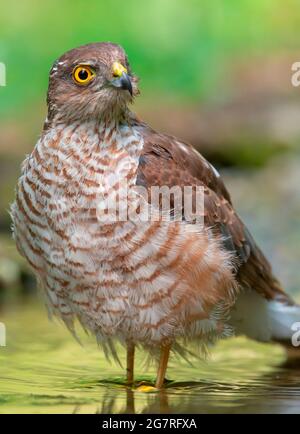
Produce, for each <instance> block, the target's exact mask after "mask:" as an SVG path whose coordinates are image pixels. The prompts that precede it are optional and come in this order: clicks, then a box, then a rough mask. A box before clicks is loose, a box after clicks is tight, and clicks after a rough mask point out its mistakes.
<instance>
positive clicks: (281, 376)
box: [0, 305, 300, 414]
mask: <svg viewBox="0 0 300 434" xmlns="http://www.w3.org/2000/svg"><path fill="white" fill-rule="evenodd" d="M1 320H3V321H4V322H5V323H6V326H7V333H8V336H7V347H5V348H0V366H1V370H0V413H299V414H300V359H299V358H298V359H297V360H296V359H294V360H293V362H291V361H289V362H286V361H285V356H284V352H283V351H282V349H281V348H280V347H279V346H273V345H262V344H257V343H254V342H252V341H249V340H246V339H244V338H238V339H232V340H228V341H223V342H221V343H220V344H219V345H217V346H216V348H215V349H213V351H212V356H211V359H210V360H209V361H208V362H207V363H206V362H203V361H201V360H199V359H197V358H195V359H193V360H191V363H192V365H189V364H187V363H186V362H185V361H183V360H176V359H175V358H174V357H173V358H172V359H171V364H170V368H169V370H168V377H169V378H170V379H172V380H174V381H172V382H170V383H168V384H167V387H166V388H165V389H164V390H162V391H160V392H155V393H144V392H140V391H138V390H135V389H133V390H131V389H130V388H128V387H126V386H125V385H124V378H123V377H121V378H120V377H118V375H120V374H121V373H122V372H123V371H122V370H121V369H120V367H119V366H116V365H113V364H110V363H108V362H107V361H106V360H105V359H104V357H103V355H102V353H101V352H100V351H99V349H98V348H97V346H96V345H95V342H94V339H92V338H88V337H85V338H84V336H83V341H84V346H83V347H80V346H79V345H78V343H76V342H75V341H74V340H73V339H72V337H71V336H70V334H69V333H68V332H67V331H66V330H65V329H64V328H63V327H62V326H61V325H60V324H53V323H49V322H48V320H47V318H46V315H45V311H44V308H43V307H42V306H41V305H38V306H36V305H28V306H24V305H22V307H19V308H17V309H16V310H13V311H12V310H10V311H7V312H6V314H5V315H4V316H3V318H2V317H1ZM37 324H38V327H37V326H36V325H37ZM120 356H121V358H122V357H123V356H124V357H123V358H125V354H122V351H121V352H120ZM145 373H146V375H145ZM137 375H138V377H137V381H138V382H140V381H142V380H144V381H152V380H153V378H154V376H155V367H151V368H150V369H144V365H143V354H142V352H138V354H137Z"/></svg>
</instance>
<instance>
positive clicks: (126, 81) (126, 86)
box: [110, 71, 132, 96]
mask: <svg viewBox="0 0 300 434" xmlns="http://www.w3.org/2000/svg"><path fill="white" fill-rule="evenodd" d="M110 83H111V85H112V86H114V87H117V88H119V89H123V90H128V92H129V93H130V95H131V96H132V83H131V80H130V77H129V75H128V74H127V73H126V72H125V71H123V72H122V74H121V76H120V77H118V78H114V79H113V80H111V81H110Z"/></svg>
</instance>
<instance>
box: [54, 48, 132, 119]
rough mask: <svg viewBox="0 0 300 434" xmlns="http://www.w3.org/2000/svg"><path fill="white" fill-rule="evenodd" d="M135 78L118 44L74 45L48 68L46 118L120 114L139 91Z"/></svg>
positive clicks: (85, 117) (76, 117) (84, 117)
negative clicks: (76, 46) (49, 69)
mask: <svg viewBox="0 0 300 434" xmlns="http://www.w3.org/2000/svg"><path fill="white" fill-rule="evenodd" d="M137 81H138V79H137V77H135V76H134V75H133V74H132V73H131V70H130V66H129V64H128V60H127V56H126V53H125V51H124V50H123V48H122V47H120V46H119V45H116V44H112V43H108V42H102V43H94V44H88V45H84V46H81V47H78V48H74V49H73V50H70V51H68V52H66V53H65V54H63V55H62V56H61V57H60V58H59V59H58V60H57V61H56V62H55V63H54V65H53V66H52V69H51V71H50V78H49V89H48V98H47V103H48V119H49V120H50V121H51V119H60V120H63V121H65V122H68V121H70V122H72V121H74V120H89V119H93V118H101V117H103V116H105V117H108V118H109V117H113V116H122V114H123V113H124V112H125V111H126V108H127V105H128V104H129V103H130V102H132V100H133V97H134V96H135V95H137V94H138V93H139V91H138V86H137Z"/></svg>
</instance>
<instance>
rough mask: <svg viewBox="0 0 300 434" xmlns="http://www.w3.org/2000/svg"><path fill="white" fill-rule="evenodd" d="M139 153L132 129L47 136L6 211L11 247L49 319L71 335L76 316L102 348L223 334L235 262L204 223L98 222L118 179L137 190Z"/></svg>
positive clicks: (118, 190) (75, 129) (87, 128)
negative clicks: (27, 269)
mask: <svg viewBox="0 0 300 434" xmlns="http://www.w3.org/2000/svg"><path fill="white" fill-rule="evenodd" d="M146 146H147V143H146V141H145V138H144V137H143V134H142V133H141V126H140V125H139V126H138V125H136V124H134V123H133V124H132V125H130V126H129V125H127V126H125V125H124V126H122V125H121V126H119V127H118V128H115V126H114V125H113V124H111V125H110V124H101V123H99V122H98V123H97V122H96V121H93V122H85V123H80V124H79V123H78V124H76V123H74V124H72V125H59V126H56V127H55V128H49V129H48V130H46V131H45V132H44V134H43V136H42V137H41V139H40V140H39V141H38V143H37V145H36V147H35V149H34V151H33V152H32V154H31V155H30V156H28V157H27V159H26V160H25V162H24V164H23V166H22V175H21V177H20V180H19V183H18V187H17V195H16V200H15V202H14V204H13V206H12V217H13V223H14V236H15V239H16V243H17V246H18V249H19V251H20V253H21V254H22V255H23V256H25V257H26V259H27V260H28V262H29V264H30V266H31V267H32V269H33V271H34V272H35V274H36V275H37V277H38V280H39V282H40V284H41V286H42V288H43V292H44V294H45V296H46V301H47V305H48V307H49V310H50V312H52V313H53V314H55V315H58V316H59V317H61V318H62V319H63V320H64V322H65V323H66V324H67V325H68V327H69V328H71V329H73V321H74V319H75V318H78V319H79V320H80V322H81V324H82V325H83V326H84V327H85V328H86V329H88V330H90V331H92V332H93V333H94V334H95V335H96V336H97V338H98V340H99V341H100V342H102V343H103V344H104V345H105V343H108V344H109V345H110V342H111V340H112V339H118V340H120V341H121V342H126V341H129V340H130V341H133V342H135V343H140V344H147V345H148V346H149V347H151V346H154V347H155V346H157V345H161V344H162V343H164V342H170V343H171V342H174V341H176V340H177V339H180V338H187V339H193V338H196V337H201V338H202V339H203V340H209V339H211V338H213V337H217V336H221V335H223V334H226V333H228V331H229V328H228V327H227V326H226V322H225V319H226V318H225V317H226V313H227V311H228V309H229V308H230V307H231V306H232V304H233V303H234V300H235V297H236V293H237V284H236V282H235V278H234V266H235V264H234V261H233V255H232V252H229V251H228V250H226V249H225V248H224V246H223V244H222V237H219V236H216V234H215V233H214V231H213V230H212V228H211V227H210V226H209V225H200V224H191V223H189V222H186V221H184V220H181V221H174V220H173V221H172V220H169V221H164V220H163V219H159V220H156V221H139V222H136V221H131V220H127V221H126V220H125V221H113V222H112V221H109V220H107V221H102V220H101V219H99V215H98V212H99V209H100V210H101V207H102V205H103V204H110V203H111V202H112V199H113V198H115V197H116V196H118V197H119V198H122V197H123V196H124V192H123V187H124V183H125V181H126V183H127V185H128V186H129V188H131V187H134V186H136V185H139V184H141V179H142V178H141V175H142V174H141V168H142V166H141V164H143V163H142V158H141V156H142V154H143V153H145V149H146V148H145V147H146ZM148 157H149V155H148ZM148 157H147V158H148ZM144 164H145V162H144ZM144 175H145V173H144ZM144 180H145V179H144ZM128 200H129V202H130V200H131V199H130V196H129V199H128ZM128 206H130V203H125V202H124V207H128Z"/></svg>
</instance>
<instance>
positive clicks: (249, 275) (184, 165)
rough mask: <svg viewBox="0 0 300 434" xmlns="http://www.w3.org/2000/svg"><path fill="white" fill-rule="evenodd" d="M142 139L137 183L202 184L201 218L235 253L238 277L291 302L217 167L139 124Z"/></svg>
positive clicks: (270, 296) (272, 297)
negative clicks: (203, 197) (237, 208)
mask: <svg viewBox="0 0 300 434" xmlns="http://www.w3.org/2000/svg"><path fill="white" fill-rule="evenodd" d="M138 129H139V132H140V134H141V136H142V137H143V140H144V148H143V152H142V155H141V157H140V163H139V168H138V176H137V184H138V185H143V186H144V187H147V188H149V187H151V186H163V185H164V186H168V187H172V186H176V185H179V186H181V187H183V186H188V185H190V186H196V185H198V186H202V187H203V188H204V192H205V195H204V196H205V199H204V223H205V225H206V226H208V227H211V228H212V230H213V231H215V233H216V234H217V235H219V236H220V235H221V236H222V238H223V240H224V241H223V242H224V247H225V248H226V249H228V250H230V251H231V252H233V253H234V255H235V256H236V258H237V259H238V263H239V265H238V270H237V281H238V283H239V284H240V285H241V287H243V288H248V289H250V290H255V291H257V292H258V293H259V294H261V295H262V296H263V297H264V298H266V299H267V300H278V301H281V302H284V303H286V304H292V300H291V299H290V298H289V296H288V295H287V294H286V293H285V292H284V291H283V289H282V288H281V286H280V284H279V283H278V281H277V280H276V278H275V277H274V276H273V274H272V270H271V266H270V264H269V262H268V261H267V259H266V258H265V256H264V255H263V253H262V252H261V250H260V249H259V248H258V246H257V245H256V243H255V241H254V239H253V238H252V236H251V234H250V232H249V231H248V230H247V228H246V226H245V225H244V224H243V222H242V220H241V219H240V217H239V216H238V214H237V213H236V212H235V210H234V208H233V205H232V202H231V198H230V195H229V193H228V191H227V189H226V187H225V185H224V183H223V181H222V179H221V177H220V175H219V174H218V172H217V171H216V169H215V168H214V167H213V166H212V165H211V164H210V163H209V162H208V161H207V160H206V159H205V158H204V157H203V156H202V155H201V154H200V153H198V152H197V151H196V150H195V149H194V148H193V147H192V146H191V145H189V144H186V143H183V142H181V141H179V140H177V139H176V138H175V137H172V136H168V135H164V134H159V133H157V132H155V131H154V130H152V129H150V128H149V127H148V126H147V125H145V124H140V125H139V126H138Z"/></svg>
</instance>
